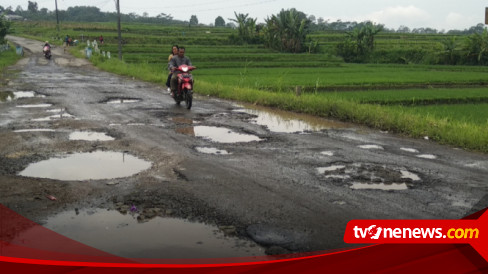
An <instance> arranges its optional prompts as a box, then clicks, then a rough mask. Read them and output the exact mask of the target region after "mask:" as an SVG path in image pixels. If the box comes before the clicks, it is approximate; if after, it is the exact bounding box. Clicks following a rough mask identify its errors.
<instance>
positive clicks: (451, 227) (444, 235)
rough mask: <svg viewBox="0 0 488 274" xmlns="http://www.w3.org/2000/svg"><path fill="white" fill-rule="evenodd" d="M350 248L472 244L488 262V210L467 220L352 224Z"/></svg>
mask: <svg viewBox="0 0 488 274" xmlns="http://www.w3.org/2000/svg"><path fill="white" fill-rule="evenodd" d="M344 242H346V243H348V244H469V245H471V246H472V247H473V248H475V249H476V251H478V253H480V254H481V255H482V256H483V257H484V258H485V259H486V260H487V261H488V248H486V247H487V246H488V210H487V211H486V212H484V214H482V215H481V217H479V218H478V219H465V220H351V221H349V222H348V223H347V227H346V232H345V234H344Z"/></svg>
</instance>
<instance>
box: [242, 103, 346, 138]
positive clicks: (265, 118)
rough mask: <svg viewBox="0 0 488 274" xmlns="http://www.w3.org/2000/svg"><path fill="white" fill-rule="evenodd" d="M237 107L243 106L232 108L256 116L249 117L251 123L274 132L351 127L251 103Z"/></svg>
mask: <svg viewBox="0 0 488 274" xmlns="http://www.w3.org/2000/svg"><path fill="white" fill-rule="evenodd" d="M239 107H243V108H242V109H237V110H234V112H244V113H247V114H251V115H253V116H256V118H253V119H251V121H252V122H253V123H256V124H258V125H261V126H264V127H267V128H268V129H269V130H270V131H271V132H276V133H302V132H310V131H320V130H325V129H332V128H349V127H351V126H350V125H348V124H346V123H341V122H336V121H332V120H327V119H323V118H320V117H316V116H311V115H306V114H299V113H293V112H289V111H282V110H278V109H272V108H266V107H259V106H253V105H242V106H239Z"/></svg>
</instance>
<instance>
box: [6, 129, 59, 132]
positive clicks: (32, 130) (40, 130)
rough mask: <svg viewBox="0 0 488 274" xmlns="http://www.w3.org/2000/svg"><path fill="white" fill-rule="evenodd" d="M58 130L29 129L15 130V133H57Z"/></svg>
mask: <svg viewBox="0 0 488 274" xmlns="http://www.w3.org/2000/svg"><path fill="white" fill-rule="evenodd" d="M55 131H56V130H54V129H50V128H28V129H17V130H14V132H15V133H24V132H55Z"/></svg>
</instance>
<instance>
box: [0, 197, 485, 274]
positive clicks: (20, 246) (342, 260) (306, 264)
mask: <svg viewBox="0 0 488 274" xmlns="http://www.w3.org/2000/svg"><path fill="white" fill-rule="evenodd" d="M481 214H482V212H480V213H478V214H476V215H473V216H470V217H468V218H467V219H470V220H458V221H432V222H433V223H432V224H435V226H432V227H434V228H440V229H442V233H443V235H442V236H444V235H446V238H443V237H440V238H438V239H435V241H433V242H432V243H430V244H416V243H420V242H416V243H413V244H376V245H367V246H364V245H352V246H351V248H350V249H343V250H335V251H322V252H314V253H305V254H291V255H286V256H264V257H249V258H221V259H199V260H184V259H181V260H169V259H130V258H121V257H117V256H114V255H111V254H108V253H106V252H103V251H100V250H97V249H95V248H92V247H89V246H86V245H84V244H82V243H79V242H76V241H73V240H71V239H69V238H66V237H64V236H62V235H60V234H57V233H55V232H53V231H51V230H49V229H46V228H44V227H42V226H40V225H38V224H36V223H34V222H32V221H30V220H28V219H26V218H24V217H22V216H21V215H19V214H17V213H15V212H14V211H12V210H10V209H8V208H7V207H5V206H3V205H1V204H0V269H1V271H2V273H14V272H19V273H20V272H22V273H23V272H29V273H50V274H52V273H65V272H77V273H105V272H110V273H117V274H122V273H141V272H144V273H160V272H163V271H164V272H165V273H176V272H177V273H181V272H184V273H210V272H212V273H216V272H217V273H219V272H220V273H242V272H251V271H252V272H253V273H254V272H258V273H261V272H266V273H282V272H283V271H286V272H299V273H316V272H319V271H329V272H331V271H337V272H392V271H402V272H413V271H419V270H422V271H433V272H434V271H435V272H473V271H480V272H488V262H487V261H486V260H485V259H483V257H481V256H480V255H479V253H478V252H476V250H475V249H473V248H472V247H471V245H473V246H475V247H476V248H477V250H478V251H480V252H481V253H482V251H483V246H480V245H479V244H481V245H483V243H484V242H482V241H486V236H485V234H484V233H486V216H487V215H486V214H485V215H484V217H483V218H480V219H478V220H473V219H475V218H478V217H479V216H481ZM388 222H390V221H388ZM408 222H409V221H398V223H396V224H395V225H397V224H398V225H399V224H402V226H398V228H410V229H411V230H412V232H411V233H412V238H413V236H414V235H415V236H418V235H433V237H434V238H435V236H437V233H436V231H435V230H434V232H429V233H431V234H428V233H427V232H425V230H424V233H427V234H421V232H419V231H420V230H419V231H417V230H415V229H416V228H418V229H421V228H429V227H430V226H431V223H423V224H422V222H431V221H419V222H420V224H419V223H411V224H408ZM412 222H415V221H412ZM387 224H388V225H389V226H387ZM372 225H376V227H372V228H370V227H371V226H372ZM356 226H357V228H356V230H354V228H355V227H356ZM390 226H391V223H383V222H382V221H371V220H369V221H364V223H363V221H352V222H351V223H350V224H349V226H348V227H347V230H346V236H345V238H347V239H346V241H348V242H349V241H351V242H354V243H359V242H370V241H373V240H371V239H369V240H367V239H366V240H364V241H363V240H361V241H360V240H358V239H356V237H355V236H356V235H366V236H365V237H374V236H375V235H376V234H377V233H378V230H379V229H378V228H379V227H381V228H382V231H383V229H384V228H386V229H387V231H388V232H387V233H390V230H389V228H396V227H393V226H391V227H390ZM360 228H361V229H360ZM468 228H477V229H478V230H479V233H478V234H476V231H473V232H471V231H468V230H465V229H468ZM449 229H455V230H451V231H450V232H449ZM458 229H464V230H458ZM26 230H28V231H29V233H24V234H22V233H21V231H26ZM405 231H406V232H405V233H409V232H408V231H407V230H405ZM401 232H402V233H399V232H398V230H397V231H396V232H395V230H394V229H392V230H391V235H393V236H399V235H400V234H401V235H402V236H403V230H402V231H401ZM419 233H420V234H419ZM466 233H468V236H470V235H473V236H472V239H469V240H467V239H466V240H465V239H464V234H466ZM26 235H28V236H26ZM369 235H372V236H369ZM385 235H387V237H389V235H390V234H385ZM461 235H462V236H461ZM476 235H477V237H478V238H475V236H476ZM449 236H451V237H454V238H455V239H451V238H449V239H447V238H448V237H449ZM349 237H353V238H354V239H352V240H349ZM456 237H458V238H459V239H458V238H456ZM461 238H463V240H461ZM378 239H380V238H379V237H378ZM415 239H416V240H418V239H417V238H415ZM374 241H376V240H374ZM478 241H479V242H478ZM462 242H466V244H461V243H462ZM446 243H447V244H446ZM484 246H487V245H486V244H485V245H484ZM484 250H486V248H485V249H484Z"/></svg>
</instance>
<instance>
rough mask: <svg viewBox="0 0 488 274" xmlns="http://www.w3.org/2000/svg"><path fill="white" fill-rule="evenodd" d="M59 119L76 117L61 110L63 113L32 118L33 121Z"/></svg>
mask: <svg viewBox="0 0 488 274" xmlns="http://www.w3.org/2000/svg"><path fill="white" fill-rule="evenodd" d="M61 119H76V117H75V116H73V115H71V114H69V113H67V112H63V113H59V114H54V115H50V116H47V117H43V118H36V119H32V121H33V122H46V121H52V120H61Z"/></svg>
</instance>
